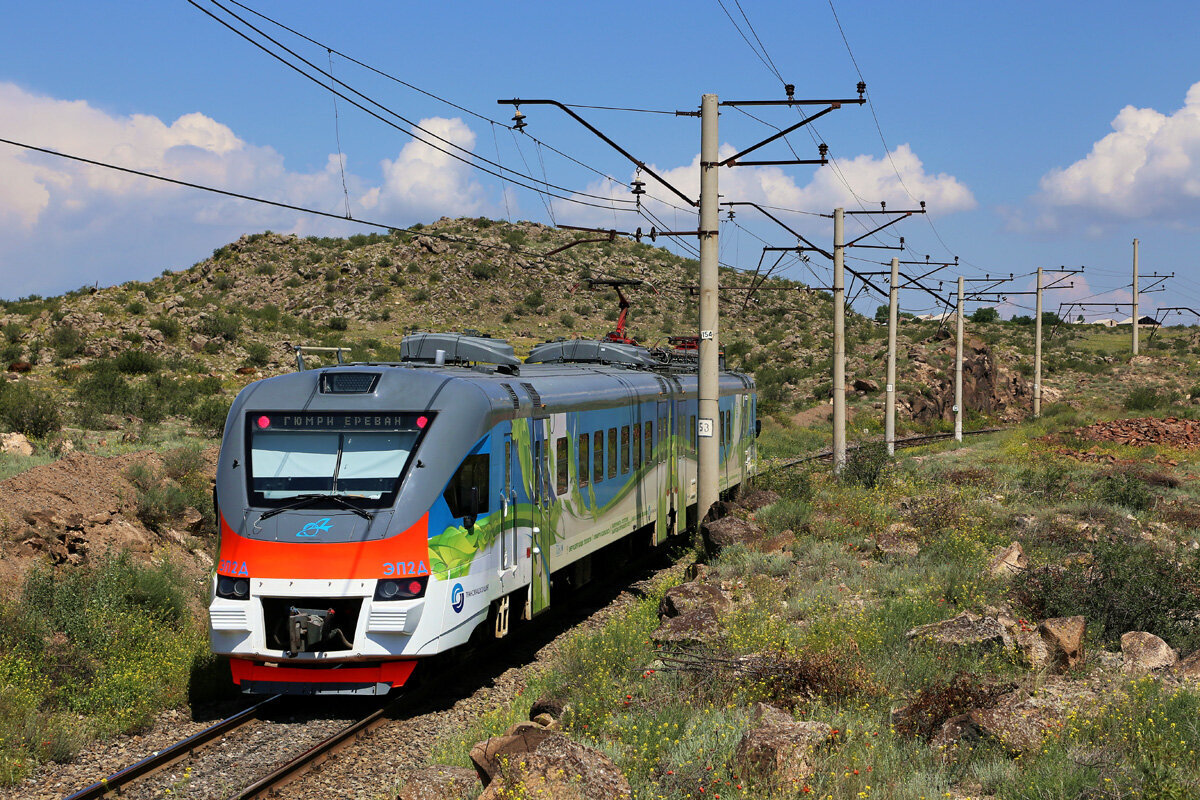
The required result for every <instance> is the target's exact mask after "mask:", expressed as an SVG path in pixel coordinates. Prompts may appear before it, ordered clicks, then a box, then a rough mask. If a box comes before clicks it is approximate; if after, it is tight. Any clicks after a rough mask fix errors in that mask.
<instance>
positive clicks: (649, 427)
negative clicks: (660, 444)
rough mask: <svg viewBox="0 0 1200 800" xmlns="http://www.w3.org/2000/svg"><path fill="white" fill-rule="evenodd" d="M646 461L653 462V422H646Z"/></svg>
mask: <svg viewBox="0 0 1200 800" xmlns="http://www.w3.org/2000/svg"><path fill="white" fill-rule="evenodd" d="M646 463H647V464H652V463H654V423H653V422H647V423H646Z"/></svg>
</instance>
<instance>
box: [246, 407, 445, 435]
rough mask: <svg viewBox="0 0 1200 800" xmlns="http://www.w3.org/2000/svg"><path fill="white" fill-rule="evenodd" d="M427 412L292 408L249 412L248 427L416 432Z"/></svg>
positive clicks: (263, 429)
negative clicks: (302, 411) (299, 409)
mask: <svg viewBox="0 0 1200 800" xmlns="http://www.w3.org/2000/svg"><path fill="white" fill-rule="evenodd" d="M431 417H432V415H431V414H414V413H411V412H408V413H391V414H386V413H385V414H362V413H357V414H351V413H345V412H328V411H325V412H320V413H312V412H310V413H305V414H300V413H296V412H295V411H275V412H272V411H252V412H249V413H248V414H247V418H248V420H249V423H250V426H251V428H253V429H255V430H259V431H264V432H265V431H416V430H421V429H423V428H424V427H425V426H426V425H428V424H429V420H430V419H431Z"/></svg>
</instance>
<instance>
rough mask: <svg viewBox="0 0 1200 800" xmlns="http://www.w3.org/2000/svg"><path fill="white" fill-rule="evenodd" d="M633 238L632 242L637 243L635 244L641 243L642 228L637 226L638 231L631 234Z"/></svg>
mask: <svg viewBox="0 0 1200 800" xmlns="http://www.w3.org/2000/svg"><path fill="white" fill-rule="evenodd" d="M633 238H634V241H637V242H640V241H642V228H641V226H640V225H639V226H638V229H637V230H636V231H634V232H633Z"/></svg>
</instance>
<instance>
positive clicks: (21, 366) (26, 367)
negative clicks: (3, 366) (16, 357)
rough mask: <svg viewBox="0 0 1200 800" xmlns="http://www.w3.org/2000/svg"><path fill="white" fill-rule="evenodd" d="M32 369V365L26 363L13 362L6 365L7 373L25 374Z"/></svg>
mask: <svg viewBox="0 0 1200 800" xmlns="http://www.w3.org/2000/svg"><path fill="white" fill-rule="evenodd" d="M31 369H33V364H30V363H29V362H28V361H14V362H12V363H11V364H9V365H8V371H9V372H16V373H25V372H29V371H30V370H31Z"/></svg>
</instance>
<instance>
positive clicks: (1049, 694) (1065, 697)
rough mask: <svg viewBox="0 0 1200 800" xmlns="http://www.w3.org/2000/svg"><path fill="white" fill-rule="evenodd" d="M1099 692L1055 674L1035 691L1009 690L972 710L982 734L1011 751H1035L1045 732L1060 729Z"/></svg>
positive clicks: (1088, 705) (1091, 702) (970, 714)
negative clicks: (990, 705) (995, 700)
mask: <svg viewBox="0 0 1200 800" xmlns="http://www.w3.org/2000/svg"><path fill="white" fill-rule="evenodd" d="M1096 697H1097V696H1096V693H1095V691H1093V690H1092V689H1090V688H1088V687H1086V686H1083V685H1081V684H1079V683H1077V682H1071V681H1068V680H1066V679H1063V678H1058V677H1053V678H1050V679H1048V680H1047V682H1046V683H1044V684H1043V685H1042V686H1041V688H1040V689H1039V690H1038V691H1037V692H1036V693H1032V694H1031V693H1029V692H1026V691H1020V690H1019V691H1015V692H1009V693H1008V694H1005V695H1003V696H1001V697H1000V698H999V700H998V701H997V702H996V704H995V706H994V707H992V708H988V709H974V710H972V711H971V712H969V714H968V716H969V717H970V722H971V725H972V726H973V727H974V729H975V730H977V731H978V732H979V734H980V735H981V736H985V737H987V738H990V739H993V740H995V741H997V742H999V743H1000V744H1001V745H1002V746H1003V747H1004V748H1005V749H1006V750H1008V751H1009V752H1010V753H1014V754H1020V753H1030V752H1034V751H1035V750H1036V749H1037V748H1038V747H1039V746H1040V745H1041V743H1042V739H1043V738H1045V736H1046V734H1048V733H1050V732H1052V731H1058V730H1060V729H1061V728H1062V725H1063V723H1064V722H1065V721H1066V718H1067V715H1068V714H1069V713H1070V712H1071V711H1072V710H1075V709H1079V708H1087V707H1090V706H1092V705H1094V704H1095V702H1096Z"/></svg>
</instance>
